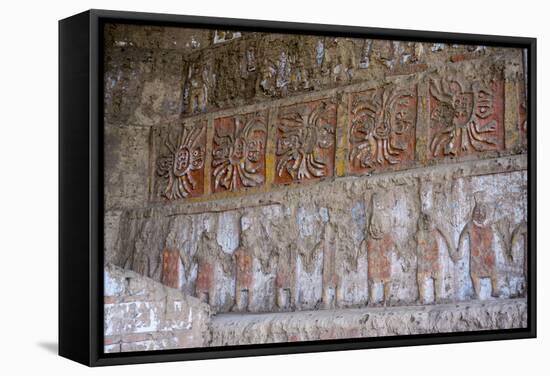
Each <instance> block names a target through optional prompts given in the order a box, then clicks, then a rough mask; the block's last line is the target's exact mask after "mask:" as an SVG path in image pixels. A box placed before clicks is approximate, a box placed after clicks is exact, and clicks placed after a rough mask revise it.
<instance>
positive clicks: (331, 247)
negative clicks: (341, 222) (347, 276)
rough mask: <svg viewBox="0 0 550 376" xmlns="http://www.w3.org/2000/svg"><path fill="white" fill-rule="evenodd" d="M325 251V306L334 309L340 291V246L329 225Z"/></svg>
mask: <svg viewBox="0 0 550 376" xmlns="http://www.w3.org/2000/svg"><path fill="white" fill-rule="evenodd" d="M324 237H325V239H324V244H323V246H324V250H323V297H322V301H323V305H324V307H325V308H334V307H335V304H336V298H337V295H338V294H337V292H338V291H337V290H338V274H337V272H336V252H337V250H338V245H337V243H336V239H335V236H334V229H333V225H332V224H330V223H327V225H326V227H325V230H324Z"/></svg>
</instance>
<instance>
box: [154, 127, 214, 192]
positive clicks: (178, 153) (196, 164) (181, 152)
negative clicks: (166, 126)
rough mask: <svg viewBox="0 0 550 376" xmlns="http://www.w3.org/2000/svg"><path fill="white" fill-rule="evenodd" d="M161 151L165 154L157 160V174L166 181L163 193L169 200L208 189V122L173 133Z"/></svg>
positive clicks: (165, 141) (166, 136) (173, 131)
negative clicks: (205, 158)
mask: <svg viewBox="0 0 550 376" xmlns="http://www.w3.org/2000/svg"><path fill="white" fill-rule="evenodd" d="M161 148H163V149H164V152H165V153H164V154H161V157H159V158H158V159H157V163H156V172H157V175H158V176H159V177H161V178H163V179H164V183H165V184H164V185H163V187H164V189H163V191H162V193H161V194H160V195H161V197H163V198H165V199H167V200H177V199H182V198H187V197H195V196H199V195H201V194H202V193H203V190H204V189H203V188H204V157H205V148H206V121H197V122H195V123H194V124H192V125H186V124H182V126H181V128H179V129H172V130H169V131H168V132H167V133H166V135H165V137H164V139H163V145H161Z"/></svg>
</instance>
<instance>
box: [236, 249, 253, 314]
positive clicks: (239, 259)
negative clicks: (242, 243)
mask: <svg viewBox="0 0 550 376" xmlns="http://www.w3.org/2000/svg"><path fill="white" fill-rule="evenodd" d="M234 257H235V265H236V283H235V310H237V311H239V312H243V311H247V310H248V305H249V304H250V301H251V299H252V297H251V295H252V294H253V293H254V292H253V289H252V288H253V286H252V279H253V272H252V260H253V257H252V254H251V253H250V252H249V251H248V250H247V249H245V248H243V247H240V248H238V249H237V250H236V251H235V253H234Z"/></svg>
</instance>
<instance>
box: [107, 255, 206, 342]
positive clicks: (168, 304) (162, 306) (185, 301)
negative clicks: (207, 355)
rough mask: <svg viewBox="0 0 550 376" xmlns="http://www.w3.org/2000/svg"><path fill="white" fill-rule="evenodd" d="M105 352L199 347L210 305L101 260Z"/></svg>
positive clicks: (204, 333) (204, 335) (203, 339)
mask: <svg viewBox="0 0 550 376" xmlns="http://www.w3.org/2000/svg"><path fill="white" fill-rule="evenodd" d="M104 278H105V305H104V307H105V308H104V310H105V316H104V323H105V324H104V335H105V352H120V351H143V350H160V349H170V348H180V347H202V346H205V345H207V344H208V343H209V341H210V309H209V307H208V305H206V304H204V303H201V302H200V301H199V300H198V299H196V298H194V297H191V296H187V295H185V294H183V293H181V292H180V291H177V290H174V289H171V288H167V287H165V286H163V285H162V284H160V283H158V282H155V281H153V280H151V279H149V278H147V277H143V276H142V275H139V274H137V273H134V272H131V271H128V270H123V269H120V268H118V267H116V266H114V265H111V264H108V265H106V266H105V274H104Z"/></svg>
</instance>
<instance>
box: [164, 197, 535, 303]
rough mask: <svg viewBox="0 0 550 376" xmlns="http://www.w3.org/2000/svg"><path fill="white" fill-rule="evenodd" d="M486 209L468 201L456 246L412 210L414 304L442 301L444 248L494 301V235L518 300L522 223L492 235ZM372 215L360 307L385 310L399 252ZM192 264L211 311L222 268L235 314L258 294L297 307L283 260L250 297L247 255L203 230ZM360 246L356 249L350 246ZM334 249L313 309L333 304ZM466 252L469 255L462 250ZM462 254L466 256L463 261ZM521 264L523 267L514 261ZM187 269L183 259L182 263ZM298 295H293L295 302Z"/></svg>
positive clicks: (337, 285)
mask: <svg viewBox="0 0 550 376" xmlns="http://www.w3.org/2000/svg"><path fill="white" fill-rule="evenodd" d="M488 205H489V204H487V203H486V202H484V201H481V200H476V203H475V206H474V208H473V210H472V213H471V217H470V220H469V221H468V222H467V223H466V224H465V225H464V227H463V229H462V231H461V233H460V236H459V239H458V244H454V242H453V240H452V239H451V237H450V236H449V234H448V233H447V232H446V231H445V230H444V226H441V225H439V224H438V223H436V221H435V220H434V219H433V217H432V215H431V214H429V213H428V212H427V211H426V210H423V211H421V212H420V214H419V217H418V219H417V230H416V234H415V236H414V239H415V243H416V244H415V246H416V253H415V256H416V257H415V260H416V268H414V266H413V267H412V269H416V283H417V286H416V288H417V290H418V294H417V295H418V302H419V303H421V304H428V303H433V302H442V301H445V298H444V297H443V296H444V294H443V291H442V289H443V283H442V282H443V281H442V278H443V265H442V261H441V254H442V252H445V249H442V248H441V245H442V244H444V245H445V247H444V248H446V250H447V253H448V255H449V258H450V260H452V262H453V263H459V262H465V263H467V264H468V265H469V266H468V269H469V276H470V278H471V282H472V285H473V292H474V297H475V298H485V297H484V296H483V294H482V282H483V280H486V281H488V282H490V286H489V289H490V293H489V294H490V295H492V296H493V297H499V296H500V292H499V285H498V279H499V273H502V271H499V265H498V262H497V251H496V248H495V244H494V238H495V236H496V237H498V238H500V239H501V241H502V244H504V247H503V248H504V252H505V256H506V264H507V268H508V270H516V271H519V273H518V274H519V275H521V276H522V279H523V281H522V283H523V286H522V287H521V288H520V289H519V290H518V294H519V295H521V294H524V293H525V291H526V283H527V263H528V252H527V250H528V248H527V247H528V245H527V223H526V222H523V221H522V222H520V223H518V224H516V225H515V226H513V227H511V228H508V229H507V230H506V231H495V229H494V226H493V224H492V223H489V218H488V216H489V210H490V208H489V206H488ZM379 218H380V217H378V219H377V218H376V217H375V216H372V217H371V220H370V223H369V225H368V227H367V234H366V237H365V244H364V245H365V246H366V255H367V260H368V263H367V268H366V270H365V271H364V273H365V276H364V278H365V281H366V282H367V283H365V284H364V286H365V288H368V292H366V294H364V295H365V296H366V297H368V299H365V301H364V302H363V303H364V304H368V305H380V304H384V305H386V304H388V303H389V302H390V298H391V296H390V295H391V292H390V289H391V287H392V274H393V271H392V266H393V265H392V264H393V263H394V262H393V261H392V257H394V256H396V254H398V253H399V252H400V250H399V246H398V244H397V243H396V241H395V240H394V236H393V234H392V231H391V229H388V228H387V226H384V225H383V224H381V222H380V219H379ZM200 244H201V246H200V247H199V248H198V250H197V252H196V254H195V256H194V262H196V263H197V264H198V273H197V278H196V282H195V295H196V296H197V297H199V298H200V299H201V300H202V301H203V302H206V303H210V304H212V305H214V306H215V305H216V304H217V303H216V296H218V294H219V290H220V288H221V286H220V283H226V284H227V280H226V279H218V278H217V277H216V270H222V271H223V273H224V275H225V276H226V278H232V279H233V284H232V286H234V291H233V293H232V294H231V295H232V296H234V298H235V301H234V307H233V310H235V311H247V310H248V309H249V304H250V302H251V301H252V300H253V299H254V294H255V293H260V294H266V291H267V292H268V293H269V292H272V293H274V294H275V295H276V296H274V299H273V300H274V302H275V304H276V308H275V309H276V310H283V311H284V310H289V309H295V308H297V307H299V306H300V301H299V299H300V296H299V294H297V293H296V286H295V284H296V281H295V280H294V279H293V275H292V274H293V273H295V272H296V270H295V267H296V266H295V265H294V264H293V262H292V260H287V262H288V263H289V265H288V267H283V268H279V269H280V270H278V271H277V272H276V276H275V278H274V279H273V280H272V283H273V286H271V288H269V289H267V290H266V289H265V288H262V289H261V290H262V291H258V292H256V291H255V284H254V278H255V273H256V272H257V270H254V267H253V264H254V252H253V251H252V250H250V249H247V248H246V247H243V246H241V247H239V248H238V249H237V250H236V251H235V252H234V253H233V254H228V253H225V252H223V251H221V250H220V248H219V247H218V246H217V243H216V238H215V236H213V235H212V234H211V233H209V232H203V234H202V239H201V242H200ZM361 246H363V245H362V244H361V245H360V244H358V245H357V247H358V249H359V247H361ZM521 246H523V248H522V252H521V251H520V253H519V254H518V253H517V252H513V249H518V248H517V247H521ZM336 248H337V247H335V246H334V244H328V246H327V247H325V248H324V251H323V270H322V297H321V300H320V301H319V302H318V304H317V305H316V307H323V308H331V307H335V306H339V299H340V294H341V291H339V289H341V288H342V286H341V285H342V280H343V279H345V278H346V277H347V276H346V275H338V272H337V271H336V270H343V269H341V268H338V267H337V265H335V262H336V261H335V260H336V256H335V254H336V252H338V250H337V249H336ZM466 250H469V251H468V252H467V251H466ZM466 254H468V258H467V259H465V257H466ZM172 255H174V254H173V253H170V252H166V253H165V254H163V258H164V260H163V263H164V266H163V270H164V273H166V275H165V276H163V281H164V282H165V283H167V284H170V278H171V277H170V275H169V274H170V270H172V271H174V270H175V269H174V265H176V264H177V262H179V259H178V258H179V257H181V256H180V254H179V252H177V256H175V258H174V257H173V256H172ZM521 260H523V265H520V264H519V263H520V262H521ZM185 264H186V265H190V264H191V263H190V262H189V260H187V262H185ZM296 295H298V296H296Z"/></svg>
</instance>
